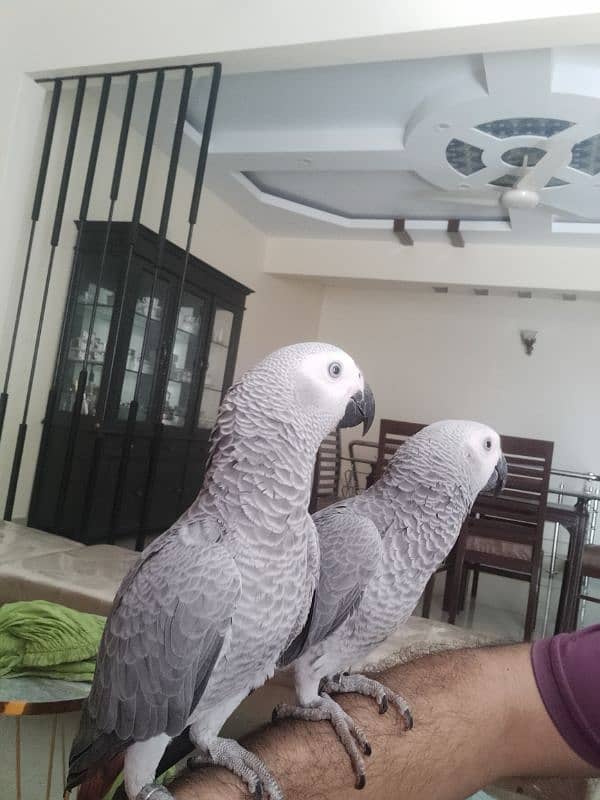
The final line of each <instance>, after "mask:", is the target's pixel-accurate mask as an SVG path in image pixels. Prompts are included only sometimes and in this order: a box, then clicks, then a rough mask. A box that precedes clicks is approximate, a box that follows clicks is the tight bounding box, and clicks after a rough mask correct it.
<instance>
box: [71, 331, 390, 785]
mask: <svg viewBox="0 0 600 800" xmlns="http://www.w3.org/2000/svg"><path fill="white" fill-rule="evenodd" d="M373 416H374V404H373V397H372V394H371V392H370V389H369V388H368V386H366V385H365V382H364V379H363V377H362V375H361V373H360V370H359V369H358V367H357V366H356V364H355V363H354V361H353V360H352V358H350V356H348V355H347V354H346V353H344V352H343V351H342V350H340V349H338V348H336V347H334V346H332V345H327V344H322V343H305V344H298V345H292V346H290V347H284V348H282V349H281V350H278V351H276V352H275V353H273V354H271V355H270V356H268V357H267V358H266V359H264V361H262V362H261V363H260V364H258V365H257V366H256V367H255V368H254V369H251V370H250V371H249V372H247V373H246V374H245V375H244V376H243V377H242V378H241V380H240V381H239V382H237V383H236V384H235V385H234V386H233V387H232V388H231V389H230V390H229V392H228V393H227V395H226V397H225V399H224V401H223V404H222V406H221V409H220V411H219V415H218V419H217V423H216V426H215V429H214V431H213V433H212V441H211V451H210V456H209V463H208V465H207V470H206V476H205V480H204V485H203V488H202V490H201V491H200V494H199V495H198V497H197V499H196V500H195V502H194V503H193V505H192V506H191V507H190V508H189V509H188V510H187V511H186V512H185V513H184V514H183V515H182V517H181V518H180V519H179V520H178V521H177V522H176V523H175V524H174V525H173V526H172V527H171V528H170V529H169V530H168V531H167V532H166V533H164V534H162V536H160V537H159V538H158V539H156V540H155V541H154V542H152V544H151V545H150V546H149V547H147V548H146V549H145V550H144V552H143V553H142V554H141V557H140V559H139V561H138V562H137V564H136V565H135V566H134V567H133V568H132V570H131V571H130V572H129V574H128V575H127V576H126V577H125V579H124V580H123V582H122V584H121V587H120V588H119V591H118V593H117V596H116V598H115V601H114V604H113V607H112V610H111V612H110V614H109V616H108V620H107V623H106V628H105V631H104V636H103V638H102V642H101V645H100V651H99V654H98V659H97V666H96V672H95V675H94V682H93V685H92V689H91V692H90V696H89V699H88V700H87V702H86V703H85V706H84V710H83V715H82V720H81V724H80V729H79V733H78V735H77V737H76V739H75V741H74V743H73V746H72V749H71V755H70V760H69V776H68V779H67V787H68V788H69V789H70V788H72V787H73V786H76V785H77V784H79V783H81V782H82V780H84V779H85V777H86V775H89V774H91V773H92V772H93V770H94V769H95V768H96V767H97V766H99V765H101V764H103V763H106V762H107V761H108V760H110V759H111V758H113V757H114V756H116V755H117V754H119V753H121V752H123V751H124V752H125V763H124V778H125V788H126V792H127V795H128V797H129V798H130V800H134V798H137V800H146V799H147V798H150V797H151V798H152V800H162V799H163V798H169V797H170V794H169V793H168V791H167V790H166V789H164V788H162V787H160V786H157V784H156V783H154V779H155V772H156V767H157V765H158V763H159V761H160V758H161V756H162V754H163V752H164V750H165V748H166V746H167V744H168V743H169V741H170V740H171V738H172V737H175V736H177V735H178V734H180V733H181V732H182V731H183V730H184V728H186V727H188V726H189V728H190V738H191V740H192V742H193V743H194V744H195V745H196V747H197V748H198V749H199V751H200V754H201V755H200V759H201V761H202V762H203V763H210V764H215V765H220V766H224V767H226V768H228V769H230V770H231V771H233V772H234V773H235V774H236V775H238V776H239V777H240V778H242V780H244V781H245V782H246V783H247V785H248V787H249V789H250V791H251V792H256V793H257V794H260V793H261V792H264V793H265V794H269V795H270V796H271V797H272V798H273V800H278V798H280V797H281V792H280V789H279V787H278V785H277V783H276V782H275V780H274V779H273V778H272V776H271V775H270V774H269V773H268V771H267V769H266V767H265V766H264V765H263V764H262V762H261V761H260V760H259V759H258V757H257V756H255V755H254V754H252V753H250V752H248V751H247V750H245V749H244V748H242V747H241V746H240V745H239V744H238V743H237V742H235V741H233V740H230V739H224V738H220V737H219V736H218V734H219V731H220V729H221V727H222V725H223V723H224V722H225V720H226V719H227V717H229V715H230V714H231V712H232V711H233V710H234V709H235V708H236V706H237V705H238V704H239V703H240V702H241V700H243V698H244V697H246V695H248V694H249V692H251V691H252V690H253V689H254V688H256V687H258V686H260V685H261V684H262V683H264V681H265V680H266V679H267V678H268V677H269V676H270V675H272V674H273V672H274V670H275V667H276V663H277V660H278V658H279V657H280V655H281V653H282V652H284V651H285V650H286V648H288V646H289V645H290V644H291V643H292V642H293V641H294V640H295V639H296V637H297V636H298V634H299V633H300V632H301V631H302V629H303V627H304V625H305V621H306V618H307V615H308V612H309V608H310V604H311V598H312V596H313V595H314V589H315V586H316V583H317V581H318V575H319V550H318V545H317V538H316V530H315V527H314V524H313V522H312V520H311V518H310V516H309V514H308V512H307V507H308V500H309V494H310V488H311V476H312V469H313V464H314V461H315V456H316V453H317V449H318V447H319V445H320V443H321V441H322V439H323V438H324V436H325V435H326V434H327V433H328V432H329V431H330V430H331V429H332V428H333V427H335V426H336V425H337V424H339V423H340V421H341V424H343V425H347V426H352V425H356V424H358V423H359V422H363V423H364V426H365V427H367V428H368V427H369V425H370V424H371V422H372V420H373Z"/></svg>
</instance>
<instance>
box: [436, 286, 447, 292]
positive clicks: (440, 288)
mask: <svg viewBox="0 0 600 800" xmlns="http://www.w3.org/2000/svg"><path fill="white" fill-rule="evenodd" d="M432 289H433V291H434V292H435V293H436V294H448V287H447V286H432Z"/></svg>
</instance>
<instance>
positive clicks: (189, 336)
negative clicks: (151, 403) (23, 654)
mask: <svg viewBox="0 0 600 800" xmlns="http://www.w3.org/2000/svg"><path fill="white" fill-rule="evenodd" d="M205 309H206V302H205V300H204V298H202V297H198V296H197V295H194V294H192V293H191V292H184V293H183V297H182V301H181V307H180V309H179V314H178V318H177V327H176V328H175V337H174V340H173V352H172V354H171V370H170V374H169V376H168V381H167V388H166V393H165V398H164V405H163V415H162V421H163V423H164V424H165V425H171V426H174V427H179V428H180V427H183V426H184V425H185V424H186V422H187V420H188V414H189V411H190V405H191V403H192V401H193V399H194V398H193V396H192V383H194V384H195V385H197V380H196V378H197V375H195V372H196V370H197V361H198V355H199V351H200V346H201V341H202V331H203V322H204V318H205Z"/></svg>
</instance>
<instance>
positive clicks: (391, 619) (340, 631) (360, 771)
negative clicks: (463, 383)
mask: <svg viewBox="0 0 600 800" xmlns="http://www.w3.org/2000/svg"><path fill="white" fill-rule="evenodd" d="M506 473H507V467H506V461H505V459H504V456H503V455H502V450H501V447H500V438H499V436H498V434H497V433H496V432H495V431H493V430H492V429H491V428H488V427H487V426H486V425H481V424H480V423H477V422H466V421H461V420H459V421H455V420H450V421H444V422H437V423H435V424H434V425H430V426H429V427H427V428H424V429H423V430H421V431H420V432H419V433H417V434H415V436H413V437H411V438H410V439H408V440H407V441H406V442H405V443H404V444H402V446H401V447H399V448H398V449H397V450H396V452H395V454H394V456H393V458H392V459H391V460H390V462H389V463H388V465H387V468H386V470H385V472H384V474H383V475H382V477H381V478H380V479H379V480H378V481H377V482H376V483H375V484H374V485H373V486H371V488H370V489H367V490H366V491H365V492H363V493H362V494H360V495H357V496H356V497H351V498H349V499H347V500H343V501H341V502H338V503H336V504H335V505H332V506H329V507H328V508H326V509H323V510H322V511H319V512H317V513H316V514H314V515H313V520H314V522H315V524H316V526H317V531H318V534H319V547H320V551H321V567H320V570H321V572H320V578H319V583H318V586H317V590H316V595H315V601H314V605H313V610H312V614H311V618H310V619H309V620H308V622H307V631H306V632H305V641H304V645H303V649H302V650H301V653H300V656H299V657H298V658H297V659H296V661H295V662H294V675H295V685H296V694H297V698H298V702H299V706H290V705H286V704H283V705H280V706H278V707H277V708H276V709H275V711H274V717H275V718H281V717H288V716H291V717H296V718H299V719H307V720H323V719H327V720H330V721H331V723H332V724H333V726H334V728H335V730H336V733H337V735H338V737H339V738H340V740H341V741H342V743H343V744H344V746H345V748H346V750H347V752H348V755H349V756H350V759H351V761H352V764H353V767H354V770H355V773H356V778H357V783H356V785H357V787H358V788H362V786H364V783H365V770H364V762H363V760H362V757H361V753H360V751H359V747H360V749H362V751H363V752H364V753H366V754H369V753H370V746H369V743H368V742H367V740H366V738H365V735H364V733H363V732H362V730H360V728H358V727H357V726H356V725H355V724H354V722H353V720H352V719H351V718H350V717H349V716H348V715H347V714H346V713H345V712H344V711H343V710H342V708H341V707H340V706H339V705H338V704H337V703H336V702H335V701H334V700H332V698H331V697H330V693H331V692H338V693H339V692H358V693H360V694H365V695H368V696H371V697H374V698H376V699H377V701H378V702H379V706H380V711H381V713H383V712H384V711H385V710H386V709H387V706H388V702H391V703H392V704H393V705H395V706H396V707H397V708H398V709H399V711H400V712H401V713H402V715H403V717H404V721H405V726H406V727H407V728H410V727H412V717H411V715H410V711H409V708H408V705H407V703H406V701H405V700H404V699H403V698H402V697H401V696H400V695H397V694H395V693H393V692H391V691H390V690H389V689H387V688H386V687H385V686H383V685H382V684H380V683H378V682H377V681H374V680H371V679H370V678H367V677H365V676H363V675H359V674H341V673H343V672H344V671H345V670H347V669H349V668H350V667H351V666H352V664H355V663H357V661H358V660H359V659H361V658H364V657H365V656H367V655H368V654H369V652H370V651H371V650H373V649H374V648H375V647H376V646H377V645H378V644H380V643H381V642H382V641H383V640H384V639H386V638H387V637H388V636H389V635H390V634H391V633H393V632H394V630H395V629H396V628H397V627H398V626H399V625H400V624H402V623H403V622H405V621H406V620H407V618H408V617H409V616H410V614H411V613H412V611H413V610H414V608H415V606H416V604H417V602H418V600H419V597H420V596H421V593H422V592H423V589H424V588H425V585H426V583H427V581H428V580H429V578H430V577H431V575H432V574H433V573H434V572H435V570H436V569H437V567H438V566H439V565H440V564H441V562H442V561H443V560H444V558H445V557H446V556H447V555H448V553H449V552H450V550H451V548H452V546H453V544H454V542H455V541H456V538H457V536H458V534H459V532H460V529H461V526H462V524H463V522H464V520H465V518H466V516H467V514H468V513H469V511H470V509H471V507H472V505H473V503H474V501H475V499H476V497H477V495H478V494H479V493H480V492H481V491H483V490H486V491H488V490H491V489H497V488H500V487H501V486H503V485H504V481H505V479H506ZM280 665H281V666H285V663H284V662H282V663H281V664H280ZM322 679H325V680H324V682H323V683H322V682H321V681H322ZM355 740H356V741H355ZM357 743H358V746H359V747H357Z"/></svg>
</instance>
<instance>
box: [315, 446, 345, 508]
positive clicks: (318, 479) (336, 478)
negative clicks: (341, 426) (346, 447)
mask: <svg viewBox="0 0 600 800" xmlns="http://www.w3.org/2000/svg"><path fill="white" fill-rule="evenodd" d="M341 456H342V437H341V434H340V431H339V430H335V431H332V432H331V433H330V434H329V435H328V436H326V437H325V438H324V439H323V441H322V443H321V446H320V447H319V450H318V452H317V458H316V461H315V469H314V472H313V483H312V491H311V495H310V502H309V505H308V511H309V513H310V514H314V512H315V511H319V510H320V509H321V508H325V507H326V506H329V505H331V504H332V503H335V502H337V501H338V500H339V499H340V496H339V486H340V464H341Z"/></svg>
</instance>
